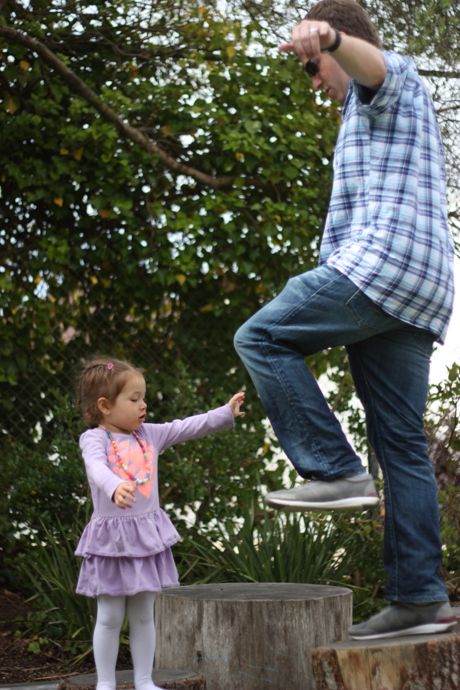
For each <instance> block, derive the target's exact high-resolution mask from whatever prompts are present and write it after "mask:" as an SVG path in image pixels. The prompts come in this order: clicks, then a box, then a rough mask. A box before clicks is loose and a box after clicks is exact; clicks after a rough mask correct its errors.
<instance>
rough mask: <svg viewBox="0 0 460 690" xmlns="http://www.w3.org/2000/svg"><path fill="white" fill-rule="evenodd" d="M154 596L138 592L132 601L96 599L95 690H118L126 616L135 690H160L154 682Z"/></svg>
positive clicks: (151, 593)
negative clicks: (117, 671)
mask: <svg viewBox="0 0 460 690" xmlns="http://www.w3.org/2000/svg"><path fill="white" fill-rule="evenodd" d="M154 599H155V595H154V593H153V592H139V594H135V595H134V596H132V597H124V596H123V597H111V596H107V595H101V596H99V597H98V598H97V619H96V626H95V628H94V635H93V650H94V661H95V664H96V671H97V686H96V690H115V688H116V676H115V668H116V663H117V657H118V648H119V645H120V630H121V626H122V624H123V620H124V617H125V613H126V614H127V616H128V622H129V646H130V649H131V657H132V660H133V669H134V687H135V689H136V690H161V689H160V688H157V686H156V685H154V683H153V681H152V670H153V659H154V655H155V622H154Z"/></svg>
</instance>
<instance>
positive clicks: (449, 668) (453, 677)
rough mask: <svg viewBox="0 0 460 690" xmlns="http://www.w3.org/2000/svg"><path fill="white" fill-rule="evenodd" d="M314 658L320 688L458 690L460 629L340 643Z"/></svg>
mask: <svg viewBox="0 0 460 690" xmlns="http://www.w3.org/2000/svg"><path fill="white" fill-rule="evenodd" d="M312 658H313V674H314V677H315V679H316V690H459V688H460V625H457V628H456V629H455V631H454V632H452V633H450V634H449V633H446V634H441V635H431V636H428V635H414V636H411V637H396V638H392V639H391V640H390V639H389V640H381V639H380V640H367V641H362V642H361V641H360V642H358V641H349V642H341V643H338V644H333V645H330V646H329V647H328V648H319V649H315V650H314V651H313V655H312Z"/></svg>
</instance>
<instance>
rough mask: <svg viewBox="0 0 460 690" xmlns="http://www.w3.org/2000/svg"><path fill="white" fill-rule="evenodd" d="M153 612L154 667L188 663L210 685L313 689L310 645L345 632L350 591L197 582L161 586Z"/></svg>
mask: <svg viewBox="0 0 460 690" xmlns="http://www.w3.org/2000/svg"><path fill="white" fill-rule="evenodd" d="M155 610H156V621H157V630H158V634H157V649H156V662H155V663H156V668H159V669H161V668H165V667H169V668H174V667H181V668H191V669H193V670H194V671H196V672H199V673H201V674H202V675H203V676H204V677H205V679H206V684H207V687H208V690H264V689H265V688H270V690H314V687H315V686H314V680H313V671H312V667H311V650H312V649H313V647H318V646H320V645H324V644H327V643H328V641H334V640H343V639H345V638H346V637H347V634H348V633H347V631H348V628H349V626H350V624H351V614H352V594H351V591H350V590H348V589H345V588H344V587H328V586H321V585H304V584H278V583H274V584H271V583H270V584H212V585H197V586H191V587H179V588H174V589H167V590H163V592H161V594H160V595H159V596H158V597H157V600H156V605H155ZM361 690H363V689H362V688H361Z"/></svg>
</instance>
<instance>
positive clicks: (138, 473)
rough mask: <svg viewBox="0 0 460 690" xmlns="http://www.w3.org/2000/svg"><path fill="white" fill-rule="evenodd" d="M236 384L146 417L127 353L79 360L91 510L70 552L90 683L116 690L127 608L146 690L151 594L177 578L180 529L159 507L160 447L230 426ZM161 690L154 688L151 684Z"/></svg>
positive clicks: (141, 388)
mask: <svg viewBox="0 0 460 690" xmlns="http://www.w3.org/2000/svg"><path fill="white" fill-rule="evenodd" d="M243 402H244V393H243V392H240V393H237V394H236V395H234V396H233V397H232V398H231V399H230V400H229V402H228V403H227V404H226V405H223V406H222V407H218V408H217V409H215V410H211V411H209V412H206V413H204V414H198V415H195V416H193V417H187V418H186V419H183V420H175V421H173V422H168V423H166V424H149V423H146V421H145V419H146V412H147V404H146V402H145V380H144V377H143V375H142V373H141V371H140V370H139V369H136V368H135V367H134V366H133V365H132V364H129V363H128V362H123V361H119V360H117V359H107V358H99V359H94V360H91V361H89V362H87V363H86V365H85V366H84V368H83V370H82V373H81V375H80V378H79V381H78V403H79V407H80V410H81V412H82V415H83V418H84V419H85V421H86V422H87V424H88V426H89V427H90V428H89V429H88V430H87V431H85V432H84V433H83V434H82V435H81V437H80V448H81V451H82V454H83V459H84V462H85V467H86V472H87V475H88V481H89V484H90V488H91V495H92V500H93V507H94V512H93V515H92V517H91V520H90V522H89V523H88V525H87V526H86V527H85V529H84V531H83V534H82V536H81V539H80V542H79V544H78V547H77V550H76V552H75V553H76V555H78V556H81V557H82V558H83V561H82V565H81V570H80V576H79V580H78V585H77V592H78V593H79V594H84V595H86V596H89V597H97V619H96V626H95V629H94V637H93V647H94V659H95V664H96V670H97V690H115V687H116V680H115V667H116V660H117V656H118V646H119V636H120V629H121V625H122V623H123V619H124V616H125V613H126V614H127V616H128V622H129V639H130V649H131V655H132V660H133V668H134V685H135V688H136V690H154V689H155V688H156V687H157V686H155V685H154V684H153V682H152V669H153V659H154V651H155V625H154V596H155V594H154V593H155V592H158V591H159V590H161V589H162V588H163V587H175V586H177V585H178V575H177V570H176V567H175V565H174V560H173V557H172V553H171V546H172V545H173V544H175V543H176V542H177V541H178V540H179V538H180V537H179V535H178V533H177V532H176V530H175V528H174V527H173V525H172V523H171V521H170V519H169V517H168V516H167V515H166V513H165V512H164V511H163V510H162V509H161V508H160V506H159V498H158V480H157V476H158V475H157V465H158V455H159V453H160V452H161V451H162V450H164V449H165V448H168V447H169V446H172V445H173V444H176V443H180V442H182V441H188V440H189V439H193V438H199V437H201V436H205V435H207V434H210V433H212V432H214V431H221V430H224V429H231V428H232V427H233V424H234V421H233V418H234V417H237V416H240V415H242V414H243V413H242V412H241V411H240V408H241V405H242V404H243ZM158 690H159V689H158Z"/></svg>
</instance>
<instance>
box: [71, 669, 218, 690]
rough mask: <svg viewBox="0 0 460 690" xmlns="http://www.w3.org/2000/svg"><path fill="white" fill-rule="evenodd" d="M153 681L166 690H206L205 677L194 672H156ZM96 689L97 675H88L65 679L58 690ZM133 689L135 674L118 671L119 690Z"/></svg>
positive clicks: (169, 670)
mask: <svg viewBox="0 0 460 690" xmlns="http://www.w3.org/2000/svg"><path fill="white" fill-rule="evenodd" d="M153 680H154V682H155V685H158V686H159V687H160V688H164V689H165V690H206V682H205V680H204V678H203V676H200V675H199V674H197V673H195V672H193V671H171V669H163V670H161V671H154V674H153ZM95 687H96V674H95V673H87V674H82V675H79V676H69V677H68V678H63V679H62V681H61V682H60V683H59V685H58V688H57V690H94V688H95ZM133 687H134V682H133V672H132V671H117V690H129V689H130V688H133Z"/></svg>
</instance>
